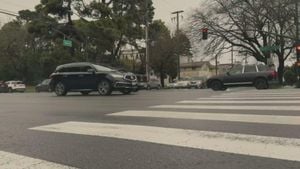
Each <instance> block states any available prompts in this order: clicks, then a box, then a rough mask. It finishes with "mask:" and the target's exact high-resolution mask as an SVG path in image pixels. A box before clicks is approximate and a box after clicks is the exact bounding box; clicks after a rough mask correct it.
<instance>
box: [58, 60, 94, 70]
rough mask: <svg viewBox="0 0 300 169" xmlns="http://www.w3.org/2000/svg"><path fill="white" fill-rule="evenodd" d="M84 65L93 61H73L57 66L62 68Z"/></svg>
mask: <svg viewBox="0 0 300 169" xmlns="http://www.w3.org/2000/svg"><path fill="white" fill-rule="evenodd" d="M82 65H92V63H89V62H73V63H67V64H63V65H59V66H57V68H56V69H58V68H61V67H71V66H82Z"/></svg>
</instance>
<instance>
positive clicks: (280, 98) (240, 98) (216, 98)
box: [198, 96, 300, 100]
mask: <svg viewBox="0 0 300 169" xmlns="http://www.w3.org/2000/svg"><path fill="white" fill-rule="evenodd" d="M299 99H300V97H281V96H280V97H279V96H277V97H274V96H273V97H246V96H243V97H212V98H198V100H299Z"/></svg>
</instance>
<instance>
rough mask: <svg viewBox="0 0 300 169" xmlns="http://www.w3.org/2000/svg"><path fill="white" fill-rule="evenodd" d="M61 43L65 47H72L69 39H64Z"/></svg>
mask: <svg viewBox="0 0 300 169" xmlns="http://www.w3.org/2000/svg"><path fill="white" fill-rule="evenodd" d="M63 44H64V46H67V47H72V46H73V43H72V41H71V40H64V41H63Z"/></svg>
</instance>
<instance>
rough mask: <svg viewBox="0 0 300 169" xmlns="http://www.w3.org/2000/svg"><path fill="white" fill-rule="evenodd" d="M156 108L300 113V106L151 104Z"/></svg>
mask: <svg viewBox="0 0 300 169" xmlns="http://www.w3.org/2000/svg"><path fill="white" fill-rule="evenodd" d="M150 108H156V109H195V110H201V109H205V110H276V111H278V110H281V111H297V112H299V113H300V106H232V105H225V106H219V105H158V106H151V107H150Z"/></svg>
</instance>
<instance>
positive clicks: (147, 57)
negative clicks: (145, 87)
mask: <svg viewBox="0 0 300 169" xmlns="http://www.w3.org/2000/svg"><path fill="white" fill-rule="evenodd" d="M148 4H149V3H148V0H146V16H145V22H146V23H145V25H146V27H145V31H146V32H145V35H146V37H145V43H146V76H147V81H150V70H149V69H150V68H149V22H148V14H149V11H148Z"/></svg>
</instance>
